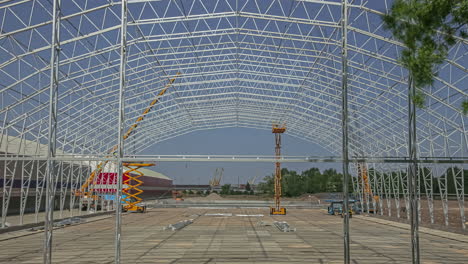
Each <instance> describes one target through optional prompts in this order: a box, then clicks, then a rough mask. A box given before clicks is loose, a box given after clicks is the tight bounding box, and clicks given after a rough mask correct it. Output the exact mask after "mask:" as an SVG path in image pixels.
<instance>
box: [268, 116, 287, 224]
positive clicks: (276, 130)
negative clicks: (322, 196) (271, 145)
mask: <svg viewBox="0 0 468 264" xmlns="http://www.w3.org/2000/svg"><path fill="white" fill-rule="evenodd" d="M285 131H286V125H283V126H280V125H273V128H272V133H273V134H275V144H276V147H275V154H276V159H277V160H278V161H277V162H276V163H275V206H274V207H270V214H271V215H285V214H286V208H284V207H281V206H280V200H281V163H280V162H279V159H280V158H281V134H283V133H284V132H285Z"/></svg>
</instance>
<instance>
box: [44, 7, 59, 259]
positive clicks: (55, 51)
mask: <svg viewBox="0 0 468 264" xmlns="http://www.w3.org/2000/svg"><path fill="white" fill-rule="evenodd" d="M52 16H53V20H52V41H51V55H50V90H49V134H48V142H49V146H48V149H47V167H46V208H45V210H46V211H45V220H44V236H45V239H44V252H43V258H44V264H50V263H52V230H53V222H54V197H55V181H54V176H57V175H55V172H56V170H55V161H54V160H53V158H55V156H56V139H57V138H56V137H57V103H58V85H59V55H60V17H61V11H60V0H54V2H53V11H52Z"/></svg>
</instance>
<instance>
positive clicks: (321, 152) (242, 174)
mask: <svg viewBox="0 0 468 264" xmlns="http://www.w3.org/2000/svg"><path fill="white" fill-rule="evenodd" d="M282 143H283V147H282V154H283V155H288V156H292V155H304V156H306V155H310V156H329V155H332V154H331V153H330V152H329V151H327V150H325V149H324V148H322V147H320V146H319V145H317V144H313V143H310V142H307V141H304V140H300V139H298V138H295V137H291V136H288V134H287V132H286V134H284V135H283V138H282ZM143 154H156V155H157V154H167V155H170V154H174V155H175V154H210V155H215V154H218V155H221V154H223V155H226V154H237V155H255V154H258V155H274V154H275V142H274V135H273V134H272V133H271V131H269V130H259V129H248V128H236V127H235V128H223V129H213V130H205V131H195V132H192V133H190V134H187V135H183V136H180V137H176V138H173V139H170V140H167V141H164V142H161V143H158V144H156V145H154V146H152V147H150V148H148V149H147V150H146V151H145V152H144V153H143ZM217 167H222V168H224V177H223V180H222V183H235V184H237V181H238V178H239V181H240V182H241V183H245V182H246V181H247V180H248V179H249V178H251V177H253V176H255V175H257V174H258V175H259V176H258V178H257V182H258V181H259V180H260V179H261V178H262V177H263V176H265V175H269V174H271V173H273V171H274V164H273V163H233V162H231V163H221V162H217V163H216V162H189V163H184V162H159V163H157V164H156V166H155V167H152V168H150V169H152V170H155V171H158V172H161V173H163V174H165V175H167V176H169V177H170V178H172V179H174V181H175V183H176V184H208V181H209V179H210V178H211V177H212V176H213V173H214V171H215V169H216V168H217ZM282 167H285V168H288V169H291V170H297V171H299V172H300V171H303V170H307V169H309V168H312V167H317V168H320V169H321V170H323V169H327V168H330V167H332V168H335V169H337V170H340V171H341V164H334V163H321V164H314V163H285V164H283V165H282Z"/></svg>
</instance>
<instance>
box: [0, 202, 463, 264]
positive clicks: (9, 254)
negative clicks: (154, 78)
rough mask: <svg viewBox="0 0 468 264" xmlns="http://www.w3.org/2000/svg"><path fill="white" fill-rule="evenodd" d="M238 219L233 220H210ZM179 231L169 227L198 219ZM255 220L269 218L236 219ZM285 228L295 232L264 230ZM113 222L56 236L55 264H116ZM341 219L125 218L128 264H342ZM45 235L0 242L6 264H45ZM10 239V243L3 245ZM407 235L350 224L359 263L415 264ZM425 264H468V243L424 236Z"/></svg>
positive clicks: (298, 212)
mask: <svg viewBox="0 0 468 264" xmlns="http://www.w3.org/2000/svg"><path fill="white" fill-rule="evenodd" d="M207 213H208V214H210V213H233V214H234V215H233V216H213V215H205V214H207ZM195 214H198V215H200V216H198V217H197V216H195V219H194V223H193V224H190V225H188V226H186V227H185V228H183V229H181V230H179V231H169V230H165V231H163V227H164V226H167V225H168V224H171V223H172V224H173V223H176V222H178V221H181V220H184V219H189V218H193V217H194V215H195ZM235 214H243V215H246V214H250V215H258V214H263V215H264V216H251V217H248V216H235ZM261 221H263V223H272V222H273V221H287V222H288V223H289V224H290V225H291V226H292V227H295V228H297V231H296V232H286V233H285V232H281V231H280V230H278V229H277V228H276V227H275V226H273V225H264V224H262V223H260V222H261ZM113 230H114V217H109V218H103V219H100V220H99V221H90V222H88V223H84V224H81V225H76V226H70V227H66V228H62V229H57V230H55V231H54V250H53V252H54V253H53V254H54V255H53V257H54V262H55V263H70V264H77V263H87V264H89V263H100V264H102V263H113V257H114V231H113ZM341 230H342V219H341V218H340V217H337V216H329V215H327V214H326V212H325V211H324V210H319V209H291V210H288V215H286V216H270V215H268V208H265V209H255V208H244V209H223V210H221V211H220V210H219V209H206V208H205V209H197V208H172V209H171V208H158V209H151V210H149V211H148V212H147V213H145V214H126V215H124V216H123V231H122V236H123V242H122V259H123V263H223V264H227V263H342V262H343V250H342V244H343V241H342V234H341V233H342V232H341ZM43 236H44V234H43V233H42V232H32V233H30V234H27V232H26V233H25V231H23V232H22V233H21V236H18V237H13V236H12V235H11V234H8V235H7V234H2V235H0V263H41V262H42V241H43ZM4 238H7V239H6V240H2V239H4ZM409 241H410V238H409V227H408V225H405V224H401V223H396V224H395V223H392V222H390V221H387V220H382V219H375V218H369V217H363V216H359V217H353V218H352V219H351V253H352V262H353V263H409V262H410V255H411V252H410V244H409ZM421 254H422V260H423V263H457V264H458V263H466V262H467V261H466V260H467V259H468V238H467V237H466V236H464V235H460V234H451V233H447V232H441V231H433V230H430V229H425V230H423V232H421Z"/></svg>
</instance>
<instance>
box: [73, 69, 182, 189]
mask: <svg viewBox="0 0 468 264" xmlns="http://www.w3.org/2000/svg"><path fill="white" fill-rule="evenodd" d="M180 74H181V73H180V72H178V73H177V74H176V75H175V76H174V78H172V79H170V80H169V82H168V83H167V84H166V85H165V86H164V88H163V89H162V90H161V92H159V94H158V95H157V96H156V98H155V99H154V100H153V101H151V103H150V105H149V106H148V107H147V108H146V109H145V111H143V113H142V114H141V116H139V117H138V118H137V119H136V120H135V123H134V124H133V125H132V126H131V127H129V128H128V130H127V132H126V133H125V134H124V136H123V139H124V140H126V139H127V138H128V137H130V135H131V134H132V132H133V131H134V130H135V128H137V127H138V125H139V124H140V122H141V121H143V120H144V119H145V117H146V115H147V114H148V113H149V112H150V111H151V109H153V106H154V105H155V104H156V103H158V102H159V99H160V98H161V96H163V95H164V94H165V93H166V91H167V89H169V87H171V85H172V84H173V83H174V82H175V80H176V79H177V77H178V76H179V75H180ZM117 148H118V145H115V146H114V147H112V148H111V149H110V150H109V151H108V152H107V153H108V154H110V155H109V156H107V157H112V155H113V154H114V153H115V152H116V150H117ZM108 162H109V161H108V160H105V161H101V162H100V163H99V164H98V165H97V167H96V170H94V171H93V172H91V174H90V175H89V177H88V178H87V179H86V181H85V182H84V183H83V185H81V187H80V190H79V191H77V192H76V194H77V195H83V194H85V191H86V188H88V187H89V185H90V184H91V183H92V182H93V181H94V178H96V175H99V173H101V171H102V169H104V167H105V166H106V165H107V163H108Z"/></svg>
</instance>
